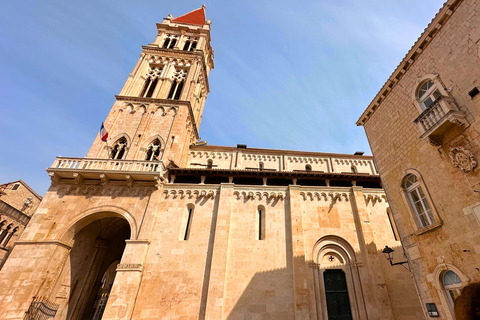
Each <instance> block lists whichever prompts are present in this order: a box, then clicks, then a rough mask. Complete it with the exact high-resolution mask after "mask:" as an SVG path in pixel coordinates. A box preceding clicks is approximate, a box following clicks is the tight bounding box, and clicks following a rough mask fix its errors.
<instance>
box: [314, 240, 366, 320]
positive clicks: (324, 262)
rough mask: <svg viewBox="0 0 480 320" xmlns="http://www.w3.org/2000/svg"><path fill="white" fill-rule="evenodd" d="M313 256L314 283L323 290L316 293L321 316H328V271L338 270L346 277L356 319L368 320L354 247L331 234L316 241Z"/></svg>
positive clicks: (316, 288) (323, 317) (318, 288)
mask: <svg viewBox="0 0 480 320" xmlns="http://www.w3.org/2000/svg"><path fill="white" fill-rule="evenodd" d="M311 258H312V261H313V262H314V263H315V266H316V267H317V268H316V272H314V282H315V290H316V291H317V292H318V293H319V294H318V295H316V304H317V310H319V312H321V313H322V314H321V315H320V314H319V318H321V319H327V318H328V314H327V294H326V292H325V282H324V277H326V276H327V273H328V272H337V273H340V274H343V275H344V276H345V281H346V284H347V292H348V293H346V294H348V300H349V302H350V310H351V314H352V319H354V320H360V319H367V310H366V306H365V301H364V299H363V289H362V284H361V281H360V273H359V270H358V265H359V264H358V263H357V257H356V254H355V250H354V249H353V247H352V246H351V245H350V244H349V243H348V242H347V241H346V240H345V239H343V238H341V237H339V236H335V235H327V236H324V237H322V238H320V239H319V240H318V241H317V242H316V243H315V245H314V246H313V250H312V257H311ZM326 272H327V273H326Z"/></svg>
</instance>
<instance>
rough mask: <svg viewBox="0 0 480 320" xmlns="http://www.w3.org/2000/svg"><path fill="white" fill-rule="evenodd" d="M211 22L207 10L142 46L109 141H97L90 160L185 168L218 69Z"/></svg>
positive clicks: (110, 124) (167, 24)
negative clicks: (210, 81)
mask: <svg viewBox="0 0 480 320" xmlns="http://www.w3.org/2000/svg"><path fill="white" fill-rule="evenodd" d="M213 67H214V66H213V50H212V48H211V46H210V21H209V20H206V17H205V7H204V6H202V7H201V8H199V9H196V10H194V11H191V12H189V13H187V14H185V15H182V16H179V17H176V18H173V17H172V16H171V15H169V16H168V17H167V18H165V19H164V20H163V22H162V23H158V24H157V37H156V38H155V40H154V41H153V43H150V44H149V45H147V46H143V47H142V53H141V55H140V58H139V60H138V62H137V64H136V66H135V68H134V69H133V71H132V73H131V74H130V75H129V76H128V79H127V81H126V82H125V85H124V86H123V88H122V90H121V91H120V94H119V95H117V96H116V101H115V103H114V105H113V107H112V109H111V110H110V113H109V114H108V116H107V118H106V119H105V128H106V130H107V131H108V134H109V137H108V139H107V141H106V143H105V142H102V141H101V139H100V138H99V137H98V136H97V138H96V139H95V142H94V143H93V144H92V147H91V148H90V150H89V152H88V154H87V158H97V159H117V160H147V161H161V162H162V163H163V164H164V165H167V164H168V163H170V161H173V162H174V163H175V164H176V165H178V166H184V165H185V164H186V161H187V157H188V148H189V146H190V145H191V144H192V143H194V142H195V141H196V140H198V139H199V135H198V130H199V126H200V122H201V119H202V113H203V107H204V104H205V100H206V98H207V94H208V92H209V86H208V74H209V72H210V70H211V69H213Z"/></svg>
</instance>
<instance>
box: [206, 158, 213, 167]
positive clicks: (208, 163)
mask: <svg viewBox="0 0 480 320" xmlns="http://www.w3.org/2000/svg"><path fill="white" fill-rule="evenodd" d="M212 168H213V160H208V161H207V169H212Z"/></svg>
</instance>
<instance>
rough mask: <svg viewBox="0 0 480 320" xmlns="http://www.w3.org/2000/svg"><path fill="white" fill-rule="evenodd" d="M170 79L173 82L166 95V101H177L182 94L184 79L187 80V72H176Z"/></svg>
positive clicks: (181, 70)
mask: <svg viewBox="0 0 480 320" xmlns="http://www.w3.org/2000/svg"><path fill="white" fill-rule="evenodd" d="M172 78H173V82H172V87H171V88H170V92H169V93H168V99H170V100H179V99H180V95H181V94H182V89H183V85H184V83H185V79H186V78H187V71H185V70H183V69H179V70H176V71H175V74H174V75H173V77H172Z"/></svg>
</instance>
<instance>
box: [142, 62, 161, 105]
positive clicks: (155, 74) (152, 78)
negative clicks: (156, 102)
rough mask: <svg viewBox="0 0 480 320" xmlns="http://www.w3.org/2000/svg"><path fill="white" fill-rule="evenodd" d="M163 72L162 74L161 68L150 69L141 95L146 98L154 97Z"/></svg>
mask: <svg viewBox="0 0 480 320" xmlns="http://www.w3.org/2000/svg"><path fill="white" fill-rule="evenodd" d="M161 74H162V69H160V68H153V69H150V71H149V72H148V73H147V79H146V80H145V84H144V85H143V89H142V92H141V93H140V97H144V98H151V97H152V95H153V92H154V91H155V87H156V86H157V84H158V81H159V78H160V76H161Z"/></svg>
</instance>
